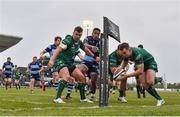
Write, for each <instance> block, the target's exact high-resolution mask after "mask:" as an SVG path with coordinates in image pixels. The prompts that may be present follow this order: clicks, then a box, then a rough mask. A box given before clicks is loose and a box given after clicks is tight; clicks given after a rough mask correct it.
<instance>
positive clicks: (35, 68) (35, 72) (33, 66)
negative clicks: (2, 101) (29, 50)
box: [27, 56, 43, 93]
mask: <svg viewBox="0 0 180 117" xmlns="http://www.w3.org/2000/svg"><path fill="white" fill-rule="evenodd" d="M42 70H43V67H42V64H41V63H40V62H39V61H38V60H37V57H36V56H34V57H33V61H32V62H31V63H29V65H28V68H27V72H30V74H31V77H30V84H29V88H30V93H33V89H34V82H35V81H36V83H37V86H38V87H40V81H41V77H40V73H41V72H42Z"/></svg>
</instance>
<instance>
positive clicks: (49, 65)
mask: <svg viewBox="0 0 180 117" xmlns="http://www.w3.org/2000/svg"><path fill="white" fill-rule="evenodd" d="M62 50H63V49H62V48H61V47H60V46H58V47H57V48H56V50H55V51H54V53H53V56H52V57H51V59H50V61H49V63H48V67H49V68H51V67H52V66H53V65H54V61H55V60H56V58H57V56H58V54H59V53H60V52H62Z"/></svg>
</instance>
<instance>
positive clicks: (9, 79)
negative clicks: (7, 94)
mask: <svg viewBox="0 0 180 117" xmlns="http://www.w3.org/2000/svg"><path fill="white" fill-rule="evenodd" d="M8 84H9V87H10V88H11V85H12V78H11V76H9V77H8Z"/></svg>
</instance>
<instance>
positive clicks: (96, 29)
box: [93, 28, 101, 32]
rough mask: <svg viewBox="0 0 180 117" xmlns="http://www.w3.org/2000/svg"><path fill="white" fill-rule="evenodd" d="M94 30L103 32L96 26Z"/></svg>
mask: <svg viewBox="0 0 180 117" xmlns="http://www.w3.org/2000/svg"><path fill="white" fill-rule="evenodd" d="M94 31H99V32H101V30H100V29H99V28H94V29H93V32H94Z"/></svg>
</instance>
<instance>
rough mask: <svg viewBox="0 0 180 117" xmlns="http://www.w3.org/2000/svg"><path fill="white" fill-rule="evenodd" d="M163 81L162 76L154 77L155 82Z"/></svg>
mask: <svg viewBox="0 0 180 117" xmlns="http://www.w3.org/2000/svg"><path fill="white" fill-rule="evenodd" d="M161 81H162V78H161V77H155V78H154V84H157V83H160V82H161Z"/></svg>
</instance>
